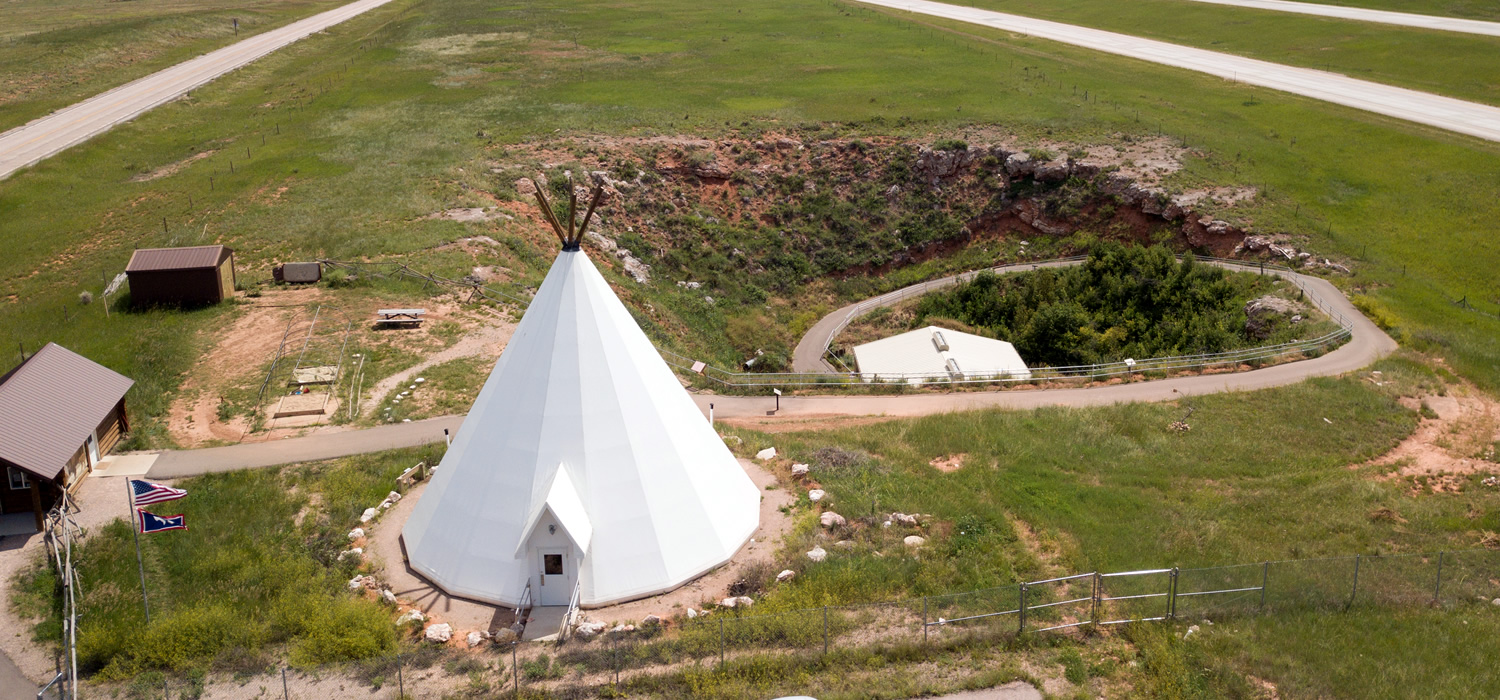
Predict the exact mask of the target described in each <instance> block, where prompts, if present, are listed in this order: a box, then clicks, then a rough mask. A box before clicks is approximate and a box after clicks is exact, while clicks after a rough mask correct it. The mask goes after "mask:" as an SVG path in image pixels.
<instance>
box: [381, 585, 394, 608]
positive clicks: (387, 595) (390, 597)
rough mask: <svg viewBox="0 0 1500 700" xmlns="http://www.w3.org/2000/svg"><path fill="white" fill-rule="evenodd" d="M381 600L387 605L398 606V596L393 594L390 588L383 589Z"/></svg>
mask: <svg viewBox="0 0 1500 700" xmlns="http://www.w3.org/2000/svg"><path fill="white" fill-rule="evenodd" d="M380 599H381V600H383V601H385V602H387V603H390V604H391V605H395V604H396V594H395V593H392V592H391V589H389V588H385V589H381V591H380Z"/></svg>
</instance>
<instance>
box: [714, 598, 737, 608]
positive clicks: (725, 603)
mask: <svg viewBox="0 0 1500 700" xmlns="http://www.w3.org/2000/svg"><path fill="white" fill-rule="evenodd" d="M739 604H740V599H739V598H725V599H723V600H721V601H719V607H721V608H734V607H738V606H739Z"/></svg>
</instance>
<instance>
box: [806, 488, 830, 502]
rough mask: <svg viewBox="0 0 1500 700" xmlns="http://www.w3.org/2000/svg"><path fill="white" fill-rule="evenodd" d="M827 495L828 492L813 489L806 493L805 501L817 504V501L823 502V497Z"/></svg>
mask: <svg viewBox="0 0 1500 700" xmlns="http://www.w3.org/2000/svg"><path fill="white" fill-rule="evenodd" d="M827 495H828V492H827V491H824V490H823V489H813V490H811V491H808V492H807V500H809V501H812V502H813V503H817V502H818V501H821V500H823V497H824V496H827Z"/></svg>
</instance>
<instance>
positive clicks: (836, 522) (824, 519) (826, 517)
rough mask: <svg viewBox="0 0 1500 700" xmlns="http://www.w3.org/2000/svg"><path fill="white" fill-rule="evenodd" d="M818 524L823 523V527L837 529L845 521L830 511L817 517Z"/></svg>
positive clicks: (842, 517)
mask: <svg viewBox="0 0 1500 700" xmlns="http://www.w3.org/2000/svg"><path fill="white" fill-rule="evenodd" d="M818 522H820V523H823V527H839V526H840V525H843V524H844V523H845V522H847V521H846V520H844V516H842V515H839V514H838V513H835V512H833V511H831V510H830V511H828V512H826V513H824V514H822V515H820V516H818Z"/></svg>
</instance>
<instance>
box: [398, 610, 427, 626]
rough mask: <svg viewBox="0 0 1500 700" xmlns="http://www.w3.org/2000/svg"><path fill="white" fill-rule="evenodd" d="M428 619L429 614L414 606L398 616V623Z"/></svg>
mask: <svg viewBox="0 0 1500 700" xmlns="http://www.w3.org/2000/svg"><path fill="white" fill-rule="evenodd" d="M426 620H427V616H426V615H423V614H422V611H421V610H417V609H416V608H412V609H411V610H407V611H406V612H404V613H401V617H398V618H396V624H398V625H404V624H406V623H408V622H425V621H426Z"/></svg>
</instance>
